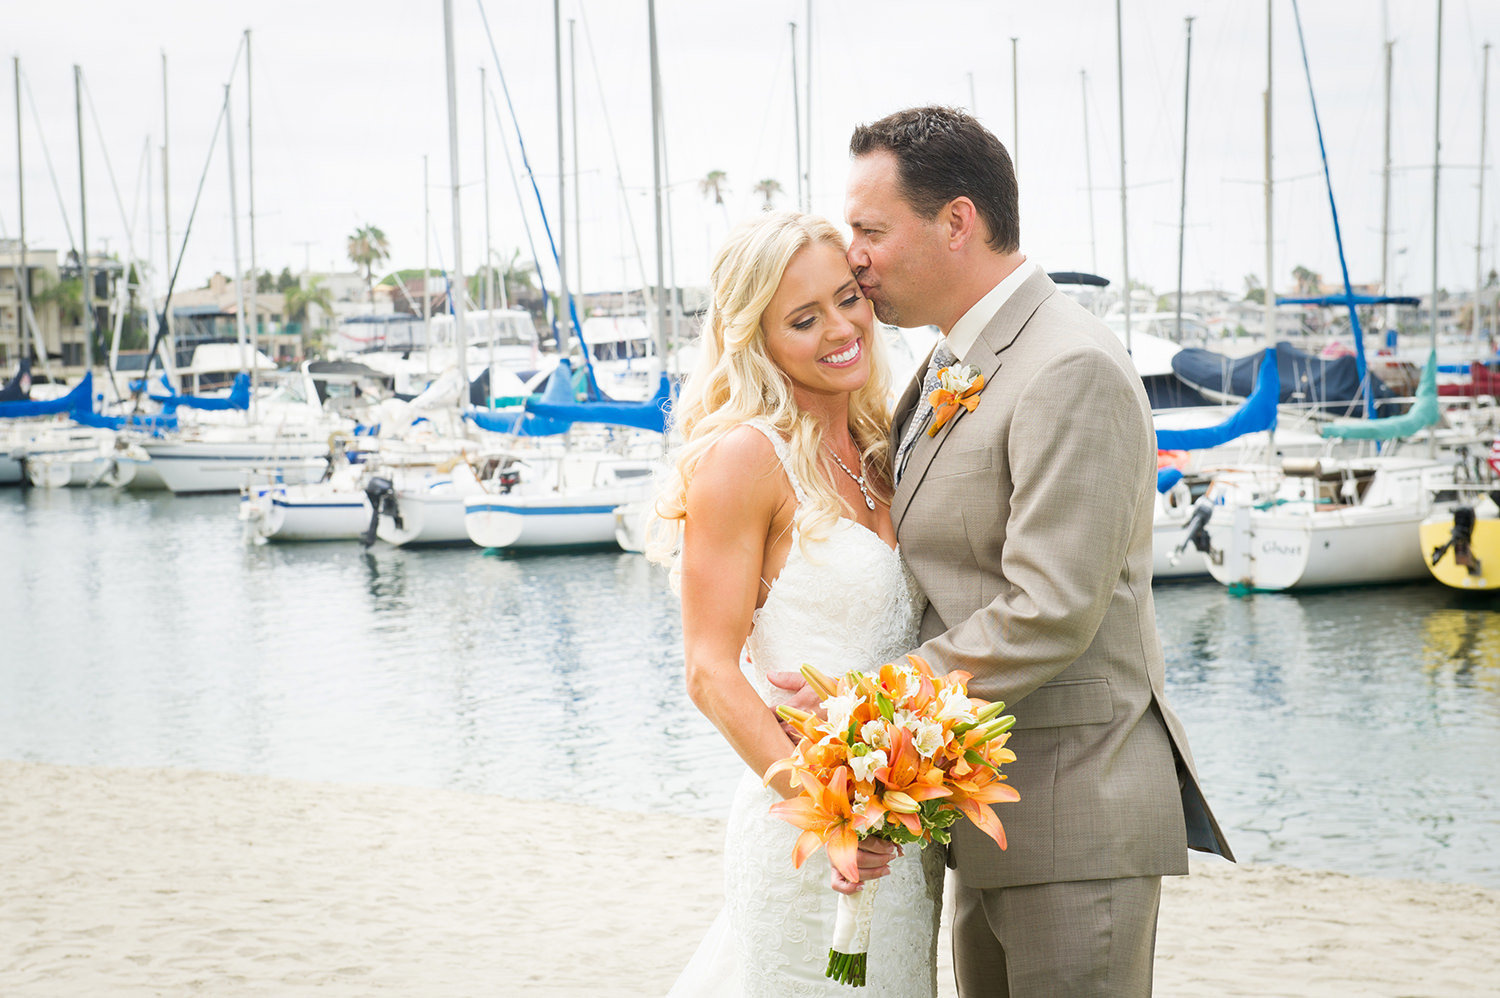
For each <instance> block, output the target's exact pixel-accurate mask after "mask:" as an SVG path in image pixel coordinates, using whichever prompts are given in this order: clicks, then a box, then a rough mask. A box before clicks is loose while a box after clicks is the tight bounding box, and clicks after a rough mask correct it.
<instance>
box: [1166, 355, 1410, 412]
mask: <svg viewBox="0 0 1500 998" xmlns="http://www.w3.org/2000/svg"><path fill="white" fill-rule="evenodd" d="M1259 366H1260V363H1259V358H1258V357H1254V356H1252V357H1240V358H1236V359H1231V358H1228V357H1225V356H1224V355H1223V354H1221V353H1214V352H1213V351H1212V350H1200V349H1198V348H1197V347H1186V348H1184V349H1182V350H1180V351H1178V352H1177V354H1176V355H1175V356H1174V357H1173V358H1172V370H1173V371H1176V372H1177V376H1178V377H1179V378H1181V379H1182V380H1183V381H1186V382H1187V383H1188V384H1190V385H1192V386H1193V387H1194V388H1200V389H1207V390H1209V391H1212V392H1218V393H1220V394H1223V395H1228V396H1231V397H1235V398H1248V397H1249V396H1250V394H1251V390H1252V388H1253V387H1254V384H1253V382H1254V380H1255V379H1256V377H1257V374H1258V369H1259ZM1276 373H1277V377H1278V379H1279V380H1280V382H1281V397H1280V399H1279V400H1278V401H1281V402H1294V401H1303V402H1352V401H1354V400H1355V399H1357V398H1359V397H1360V390H1359V369H1358V366H1357V361H1356V358H1354V357H1336V358H1332V359H1329V358H1325V357H1315V356H1313V355H1312V354H1310V353H1304V352H1303V351H1301V350H1298V349H1297V348H1296V347H1294V346H1292V345H1291V344H1290V343H1287V342H1285V341H1282V342H1280V343H1278V344H1276ZM1370 393H1371V394H1372V395H1373V396H1374V397H1375V398H1376V399H1388V398H1392V397H1393V393H1392V392H1391V390H1390V389H1389V388H1387V387H1386V384H1385V382H1383V381H1381V380H1380V379H1379V378H1378V377H1376V376H1375V375H1373V374H1372V375H1370Z"/></svg>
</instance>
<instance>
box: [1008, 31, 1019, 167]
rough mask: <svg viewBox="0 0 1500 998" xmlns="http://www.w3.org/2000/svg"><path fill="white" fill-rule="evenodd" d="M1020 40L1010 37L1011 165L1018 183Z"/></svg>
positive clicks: (1013, 36)
mask: <svg viewBox="0 0 1500 998" xmlns="http://www.w3.org/2000/svg"><path fill="white" fill-rule="evenodd" d="M1018 41H1020V39H1018V38H1016V36H1015V35H1011V36H1010V126H1011V131H1010V163H1011V167H1012V168H1013V169H1014V170H1015V171H1016V178H1017V182H1018V183H1019V180H1020V176H1021V75H1020V74H1021V70H1020V67H1019V66H1018V65H1017V59H1016V43H1017V42H1018Z"/></svg>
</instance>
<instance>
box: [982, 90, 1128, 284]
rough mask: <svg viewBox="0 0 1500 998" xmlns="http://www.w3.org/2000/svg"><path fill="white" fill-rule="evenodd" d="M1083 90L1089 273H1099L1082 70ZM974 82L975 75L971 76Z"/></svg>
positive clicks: (1087, 122)
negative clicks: (1087, 195)
mask: <svg viewBox="0 0 1500 998" xmlns="http://www.w3.org/2000/svg"><path fill="white" fill-rule="evenodd" d="M1078 75H1079V77H1080V78H1081V79H1080V83H1081V84H1082V90H1083V176H1084V183H1085V184H1086V185H1087V187H1088V192H1089V272H1090V273H1094V274H1097V273H1099V240H1098V238H1097V236H1096V235H1095V232H1094V163H1093V156H1092V154H1091V153H1090V152H1089V71H1088V70H1086V69H1080V70H1079V71H1078ZM969 79H970V82H971V83H972V82H973V74H970V77H969Z"/></svg>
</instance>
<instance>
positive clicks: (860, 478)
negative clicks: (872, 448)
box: [823, 444, 875, 509]
mask: <svg viewBox="0 0 1500 998" xmlns="http://www.w3.org/2000/svg"><path fill="white" fill-rule="evenodd" d="M823 446H825V447H828V445H827V444H824V445H823ZM828 453H830V454H832V455H833V459H834V460H835V461H837V462H838V466H839V467H840V468H843V469H844V474H846V475H848V476H849V477H850V478H852V479H854V484H855V485H858V486H859V491H860V494H861V495H863V496H864V497H865V505H866V506H868V507H869V508H870V509H874V508H875V499H874V498H873V497H872V496H871V495H870V486H869V485H867V484H866V483H865V476H864V475H856V474H855V473H854V472H852V471H850V470H849V466H848V465H847V464H845V463H844V461H843V459H842V458H841V457H839V456H838V453H837V452H836V451H834V449H833V448H832V447H828ZM860 470H863V468H861V469H860Z"/></svg>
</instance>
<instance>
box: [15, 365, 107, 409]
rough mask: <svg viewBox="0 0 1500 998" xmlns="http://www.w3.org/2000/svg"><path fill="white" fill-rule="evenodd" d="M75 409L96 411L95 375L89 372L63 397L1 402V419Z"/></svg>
mask: <svg viewBox="0 0 1500 998" xmlns="http://www.w3.org/2000/svg"><path fill="white" fill-rule="evenodd" d="M74 409H87V410H88V411H89V412H93V411H94V375H93V372H89V373H87V374H85V375H84V376H83V380H82V381H80V382H78V384H77V385H76V386H75V387H74V388H73V390H72V391H70V392H68V394H66V395H64V396H63V397H62V398H56V399H50V400H48V401H46V402H30V401H28V402H0V419H22V418H24V417H27V416H55V415H56V414H58V413H60V412H71V411H72V410H74Z"/></svg>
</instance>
